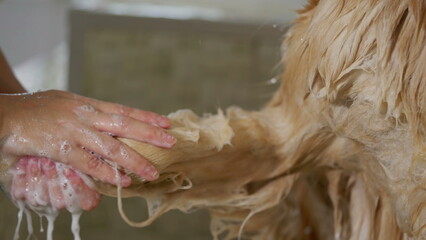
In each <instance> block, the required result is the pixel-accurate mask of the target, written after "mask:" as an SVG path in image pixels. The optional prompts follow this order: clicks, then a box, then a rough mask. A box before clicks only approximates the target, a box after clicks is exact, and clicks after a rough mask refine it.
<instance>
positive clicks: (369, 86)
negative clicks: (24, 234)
mask: <svg viewBox="0 0 426 240" xmlns="http://www.w3.org/2000/svg"><path fill="white" fill-rule="evenodd" d="M425 46H426V1H424V0H398V1H397V0H363V1H358V0H346V1H340V0H311V1H310V2H309V3H308V4H307V5H306V6H305V8H304V9H303V10H301V11H299V17H298V18H297V19H296V20H295V22H294V25H293V26H292V27H291V28H290V29H289V31H288V33H287V34H286V37H285V40H284V42H283V47H282V55H283V57H282V64H283V65H284V66H285V70H284V72H283V74H282V81H281V86H280V89H279V90H278V91H277V92H276V94H275V95H274V97H273V98H272V99H271V100H270V102H269V103H268V104H267V105H266V106H265V107H264V108H262V109H260V110H259V111H244V110H242V109H240V108H238V107H231V108H229V109H227V110H226V111H225V112H222V111H219V112H218V114H216V115H205V116H202V117H199V116H197V115H195V114H193V113H192V112H191V111H189V110H180V111H178V112H175V113H173V114H171V115H170V116H169V117H170V118H171V120H172V123H173V124H172V128H171V129H170V130H169V132H170V133H171V134H172V135H174V136H175V137H176V138H177V139H178V143H177V145H176V146H175V147H174V148H173V149H171V150H165V149H160V148H156V147H154V146H150V145H147V144H144V143H140V142H135V141H132V140H128V139H121V141H123V142H125V143H126V144H128V145H129V146H131V147H132V148H134V149H135V150H137V151H138V152H139V153H140V154H142V155H143V156H145V157H147V158H148V159H150V160H151V161H152V162H153V164H154V165H155V166H156V167H157V168H158V169H159V171H160V173H161V174H160V178H159V179H158V180H156V181H154V182H145V181H143V180H142V179H139V178H138V177H136V176H133V175H132V174H131V173H129V175H131V176H132V179H133V180H132V181H133V184H132V185H131V186H130V187H128V188H125V189H118V191H117V189H115V188H114V187H113V186H110V185H107V184H103V183H97V189H98V191H100V192H101V193H103V194H106V195H111V196H116V197H117V196H118V199H119V200H118V201H119V207H120V210H121V214H122V215H123V217H124V218H125V220H126V222H128V223H129V224H130V225H132V226H136V227H143V226H146V225H148V224H150V223H152V222H153V221H154V220H155V219H156V218H158V217H159V216H161V215H162V214H163V213H165V212H167V211H169V210H171V209H179V210H181V211H184V212H191V211H194V210H196V209H200V208H205V209H208V210H209V211H210V213H211V218H212V220H211V232H212V235H213V237H214V239H235V238H240V239H354V240H355V239H359V240H361V239H363V240H364V239H371V240H373V239H374V240H385V239H386V240H391V239H395V240H396V239H426V231H425V228H426V211H425V206H426V204H425V203H426V192H425V183H426V173H425V170H426V155H425V150H426V144H425V143H426V132H425V131H426V119H425V118H426V115H425V111H426V94H425V93H424V92H425V90H426V47H425ZM131 196H141V197H144V198H146V199H147V201H148V208H149V218H148V219H147V220H146V221H143V222H140V223H137V222H133V221H131V220H130V219H128V218H127V217H126V216H125V214H124V213H123V211H122V209H121V207H122V206H121V205H122V204H121V198H122V197H131Z"/></svg>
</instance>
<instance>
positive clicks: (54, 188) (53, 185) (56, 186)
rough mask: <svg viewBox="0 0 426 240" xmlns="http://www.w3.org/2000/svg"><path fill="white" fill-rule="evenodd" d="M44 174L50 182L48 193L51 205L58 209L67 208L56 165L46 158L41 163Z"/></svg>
mask: <svg viewBox="0 0 426 240" xmlns="http://www.w3.org/2000/svg"><path fill="white" fill-rule="evenodd" d="M41 165H42V170H43V173H44V174H45V175H46V177H47V180H48V183H47V184H48V191H49V198H50V203H51V204H52V206H53V207H54V208H56V209H63V208H65V207H66V206H65V200H64V194H63V193H62V189H61V181H60V179H59V176H58V172H57V170H56V163H55V162H53V161H51V160H49V159H47V158H44V159H43V160H42V162H41Z"/></svg>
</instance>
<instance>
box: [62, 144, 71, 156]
mask: <svg viewBox="0 0 426 240" xmlns="http://www.w3.org/2000/svg"><path fill="white" fill-rule="evenodd" d="M70 151H71V145H70V144H69V143H68V141H63V142H62V143H61V153H62V154H68V153H69V152H70Z"/></svg>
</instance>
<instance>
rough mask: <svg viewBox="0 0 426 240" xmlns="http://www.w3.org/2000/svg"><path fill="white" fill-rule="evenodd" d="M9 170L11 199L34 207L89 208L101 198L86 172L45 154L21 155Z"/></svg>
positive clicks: (73, 209) (71, 209) (57, 208)
mask: <svg viewBox="0 0 426 240" xmlns="http://www.w3.org/2000/svg"><path fill="white" fill-rule="evenodd" d="M10 172H11V175H12V176H13V177H12V186H11V191H10V194H11V197H12V199H13V200H14V201H15V202H16V201H23V202H25V203H26V204H27V205H28V206H31V207H32V208H35V209H37V208H40V207H53V209H56V210H61V209H64V208H67V209H68V210H70V211H75V210H76V209H77V210H78V209H83V210H91V209H93V208H95V207H96V206H97V205H98V204H99V202H100V199H101V196H100V194H99V193H97V192H96V191H95V190H94V189H93V188H92V186H90V185H92V184H93V183H92V182H91V180H90V179H89V178H88V177H87V176H85V175H84V174H82V173H80V172H78V171H75V170H73V169H71V168H69V167H66V166H65V165H64V164H62V163H58V162H53V161H51V160H49V159H47V158H40V157H23V158H21V159H19V160H18V162H17V164H16V166H15V167H14V168H13V169H11V170H10Z"/></svg>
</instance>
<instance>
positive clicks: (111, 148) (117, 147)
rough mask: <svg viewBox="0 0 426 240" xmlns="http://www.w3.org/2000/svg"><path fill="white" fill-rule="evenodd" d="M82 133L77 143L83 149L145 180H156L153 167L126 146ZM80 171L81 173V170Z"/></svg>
mask: <svg viewBox="0 0 426 240" xmlns="http://www.w3.org/2000/svg"><path fill="white" fill-rule="evenodd" d="M82 131H83V133H85V137H83V138H81V139H80V142H79V143H80V145H81V146H83V147H84V148H86V149H88V150H90V151H93V152H95V153H97V154H99V155H100V156H102V157H103V158H105V159H108V160H110V161H112V162H115V163H117V164H118V165H120V166H121V167H123V168H125V169H127V170H129V171H131V172H133V173H135V174H138V175H140V176H141V177H143V178H145V179H146V180H149V181H153V180H155V179H157V178H158V172H157V170H156V169H155V167H154V166H152V164H150V163H149V162H148V161H147V160H146V159H145V158H143V157H142V156H140V155H139V154H138V153H137V152H135V151H134V150H133V149H131V148H130V147H128V146H127V145H126V144H124V143H122V142H120V141H118V140H117V139H115V138H113V137H111V136H108V135H106V134H102V133H97V132H93V131H90V133H89V130H87V129H83V130H82ZM110 169H111V168H110ZM80 170H81V171H83V170H82V169H80ZM83 172H84V171H83ZM123 180H124V179H123Z"/></svg>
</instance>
